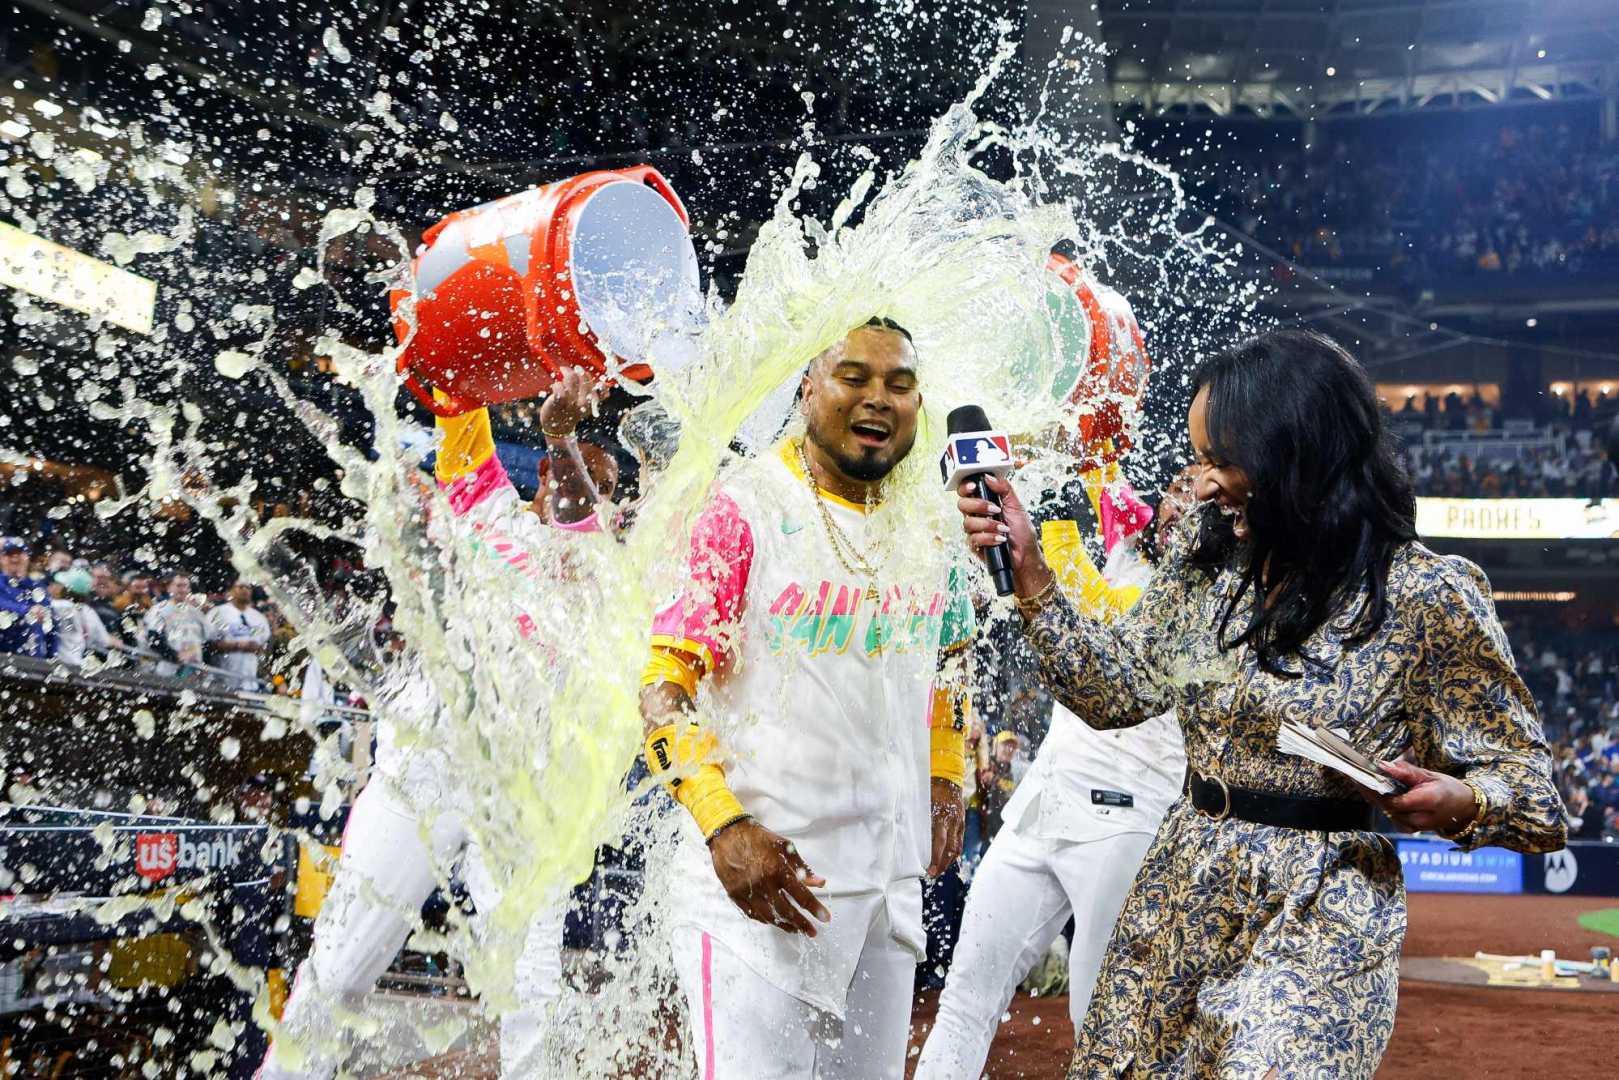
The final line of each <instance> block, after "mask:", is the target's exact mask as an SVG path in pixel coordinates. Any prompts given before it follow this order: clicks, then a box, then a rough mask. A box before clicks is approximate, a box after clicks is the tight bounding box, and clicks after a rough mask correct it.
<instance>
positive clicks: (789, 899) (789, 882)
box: [708, 820, 832, 937]
mask: <svg viewBox="0 0 1619 1080" xmlns="http://www.w3.org/2000/svg"><path fill="white" fill-rule="evenodd" d="M708 849H709V853H710V855H711V856H712V858H713V860H714V873H715V874H716V875H717V876H718V877H719V879H720V884H721V885H723V886H724V887H725V893H726V895H727V896H729V897H730V898H731V901H732V902H733V903H734V904H736V906H737V907H739V908H741V909H742V914H744V915H746V916H747V917H748V918H750V919H756V920H758V921H759V922H762V923H769V924H770V925H771V926H774V927H776V928H778V929H781V930H785V931H787V932H788V933H789V934H807V935H808V936H810V937H814V936H815V924H814V923H812V922H810V920H809V918H808V917H807V915H806V913H807V914H808V915H812V916H814V917H815V918H817V919H819V920H821V921H822V922H829V921H831V919H832V913H831V912H829V911H827V910H826V908H825V907H823V906H822V905H821V902H820V901H819V900H817V899H816V898H815V894H814V893H812V892H810V889H812V888H819V887H821V886H823V885H825V884H826V879H825V878H822V877H821V876H819V875H818V874H816V873H815V872H814V871H813V870H811V869H810V868H809V867H808V866H806V865H805V864H804V860H803V859H802V858H801V857H800V856H799V854H798V850H797V849H796V848H795V847H793V844H792V842H791V841H789V840H787V839H786V838H785V837H782V836H778V835H776V834H775V833H773V832H771V831H770V830H769V829H767V828H765V827H764V826H763V825H760V824H759V823H758V822H757V821H752V820H747V821H739V822H737V823H736V824H735V825H732V826H730V827H728V828H725V829H722V830H721V831H720V832H719V833H717V834H715V836H714V838H713V839H712V840H710V841H709V842H708Z"/></svg>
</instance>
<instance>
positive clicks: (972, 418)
mask: <svg viewBox="0 0 1619 1080" xmlns="http://www.w3.org/2000/svg"><path fill="white" fill-rule="evenodd" d="M946 423H947V424H948V425H949V433H950V434H951V435H960V434H961V433H962V432H963V431H988V430H989V429H990V428H989V417H988V416H986V415H985V414H984V410H983V409H982V408H980V407H979V406H977V405H963V406H961V407H960V408H958V409H951V410H950V416H949V419H948V420H946Z"/></svg>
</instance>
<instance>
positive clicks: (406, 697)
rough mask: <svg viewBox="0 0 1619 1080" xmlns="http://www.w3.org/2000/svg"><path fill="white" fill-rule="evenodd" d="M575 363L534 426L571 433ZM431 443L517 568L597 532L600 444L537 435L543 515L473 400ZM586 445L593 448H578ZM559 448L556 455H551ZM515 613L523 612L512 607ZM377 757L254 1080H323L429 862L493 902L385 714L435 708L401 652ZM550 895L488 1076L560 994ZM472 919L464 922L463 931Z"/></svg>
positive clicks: (418, 750) (534, 1042)
mask: <svg viewBox="0 0 1619 1080" xmlns="http://www.w3.org/2000/svg"><path fill="white" fill-rule="evenodd" d="M590 392H591V391H590V384H589V381H588V379H586V378H585V376H584V375H583V373H581V372H579V371H577V370H575V371H570V372H568V373H567V374H566V375H565V376H564V379H563V382H562V383H561V384H560V385H559V387H558V389H557V390H555V391H553V392H552V394H551V395H550V396H549V397H548V398H547V399H546V402H545V405H544V406H543V407H542V409H541V424H542V427H543V429H544V430H546V431H547V432H559V431H562V430H568V431H571V430H572V429H573V427H574V426H575V425H576V424H577V423H578V421H579V419H580V417H581V416H582V415H583V411H584V409H585V406H586V403H587V401H588V398H589V395H590ZM438 423H439V427H440V428H441V429H442V431H443V442H442V443H441V445H440V447H439V450H438V458H437V462H436V465H435V472H436V474H437V477H438V481H439V484H440V486H441V487H442V488H443V489H444V491H445V494H446V496H447V497H448V500H449V503H450V508H451V511H452V512H453V513H454V514H455V515H456V518H457V519H458V520H457V525H458V527H461V528H464V529H465V530H466V531H467V532H468V534H469V536H470V535H475V536H476V538H477V540H479V541H480V542H481V543H483V544H484V545H486V549H487V550H488V551H490V552H491V553H492V554H493V555H494V556H496V557H499V558H502V559H504V560H505V561H506V562H507V563H509V564H511V565H512V566H513V567H514V568H517V569H519V570H525V569H526V570H530V571H532V569H533V567H532V565H531V564H530V563H529V557H530V554H531V553H532V552H533V551H534V550H535V549H536V548H538V547H539V546H540V545H542V544H545V543H547V542H549V538H550V537H552V536H554V535H555V533H556V531H558V530H562V531H575V532H588V531H594V530H595V529H596V528H597V518H596V515H595V513H594V505H595V500H594V499H593V498H591V497H590V496H591V494H592V487H594V488H595V489H596V490H597V491H599V492H602V493H608V494H610V493H611V492H612V490H613V487H614V484H615V483H616V481H617V473H616V465H615V463H614V462H613V460H612V458H611V457H609V456H607V455H605V454H594V453H593V454H591V455H589V462H588V468H589V473H588V474H587V473H586V470H585V469H583V468H580V467H579V465H581V464H584V463H585V459H584V458H582V457H581V456H580V455H579V453H578V452H577V451H578V448H577V446H574V447H572V448H571V449H570V447H569V444H570V443H571V442H572V437H571V436H568V437H566V438H563V437H552V438H551V439H549V440H548V441H549V443H550V446H551V448H552V450H553V455H552V458H551V460H552V462H553V465H552V468H551V469H550V474H551V478H552V480H553V481H554V482H555V491H554V492H553V494H552V496H551V501H550V503H549V506H550V514H548V515H546V517H547V518H548V520H542V517H541V516H540V515H538V514H534V513H530V512H529V510H528V508H527V507H526V506H525V505H524V504H523V503H522V501H521V500H520V499H519V498H518V495H517V492H516V490H515V489H514V488H513V486H512V484H511V480H510V479H509V478H508V477H507V475H506V471H505V469H504V468H503V467H502V466H501V464H500V460H499V458H497V457H496V456H495V447H494V441H493V438H492V436H491V434H490V427H489V417H488V413H487V411H486V410H483V409H478V410H475V411H473V412H471V413H467V414H463V415H462V416H460V417H456V418H454V419H450V420H443V419H441V420H440V421H439V422H438ZM587 449H588V450H592V451H594V450H599V448H595V447H587ZM559 450H560V451H562V452H556V451H559ZM518 618H519V619H520V620H521V619H522V616H521V615H520V614H519V615H518ZM382 694H383V696H384V697H385V698H386V699H387V700H386V706H385V708H383V709H382V710H380V716H381V719H380V721H379V724H378V732H377V758H376V766H375V768H374V770H373V773H372V777H371V779H370V781H369V782H368V783H367V784H366V786H365V789H364V790H363V791H361V793H360V795H359V796H358V797H357V798H356V799H355V801H354V806H353V808H352V809H351V811H350V813H349V820H348V825H347V827H346V828H345V830H344V833H343V848H342V855H341V857H340V858H339V860H338V867H337V872H336V876H335V879H334V881H333V884H332V890H331V892H330V893H329V894H328V895H327V897H326V900H325V902H324V904H323V905H322V906H321V911H320V915H319V917H318V918H317V919H316V922H315V933H314V943H313V945H312V947H311V949H310V954H309V957H308V959H307V960H306V961H305V962H304V965H303V966H302V967H301V968H300V969H299V972H298V977H297V979H296V981H295V983H294V985H293V989H292V993H291V995H290V996H289V997H288V1000H287V1005H286V1009H285V1011H284V1012H283V1014H282V1018H281V1027H280V1037H279V1038H277V1039H276V1040H275V1041H274V1042H273V1043H272V1045H271V1047H270V1052H269V1054H268V1056H267V1057H266V1058H265V1061H264V1064H263V1066H262V1067H261V1069H260V1071H259V1077H260V1078H261V1080H326V1078H329V1077H331V1076H332V1075H333V1074H334V1073H335V1072H336V1071H337V1068H338V1067H339V1065H340V1064H341V1063H342V1058H343V1056H344V1055H345V1053H346V1048H347V1038H346V1033H345V1032H344V1031H342V1030H341V1027H342V1025H340V1024H339V1023H337V1022H335V1018H334V1013H335V1012H336V1010H337V1009H338V1008H342V1009H347V1010H353V1009H354V1008H356V1006H357V1005H358V1004H359V1003H360V1001H361V1000H362V999H363V998H364V996H365V995H366V994H367V993H369V992H370V991H371V989H372V988H373V987H374V986H375V985H376V981H377V979H378V978H379V977H380V976H381V975H382V973H383V972H384V971H385V970H386V969H387V967H388V964H389V963H391V962H392V960H393V958H394V956H395V955H397V954H398V952H399V949H400V947H401V946H402V945H404V943H405V939H406V938H407V936H408V935H409V933H410V927H411V925H412V924H413V923H414V921H415V919H416V917H417V916H418V914H419V913H420V911H421V907H422V904H423V903H424V902H425V901H426V900H427V898H428V897H429V896H430V895H431V894H432V892H433V890H434V888H435V887H437V885H438V882H439V880H440V877H441V871H442V870H443V869H445V868H447V867H450V866H452V865H453V864H454V862H455V860H456V858H457V857H460V858H461V871H462V877H463V879H464V881H465V883H466V886H467V891H468V893H469V895H470V896H471V898H472V901H473V905H474V907H475V908H476V910H477V911H478V912H479V916H480V919H481V918H482V917H483V916H485V915H486V914H487V913H488V912H491V911H493V910H494V909H495V907H496V906H497V905H498V903H499V901H500V891H499V888H498V886H497V885H496V884H495V882H494V880H493V879H492V877H491V876H490V874H489V872H488V870H487V868H486V867H485V865H484V861H483V858H482V855H481V852H480V851H479V850H478V848H477V845H476V844H475V843H472V842H471V840H470V837H469V835H468V832H467V827H466V824H465V821H464V819H463V818H462V817H461V815H459V814H458V813H456V812H455V810H454V807H455V805H456V804H457V801H458V800H460V799H462V798H464V797H465V796H464V793H463V792H461V791H459V790H457V789H455V787H454V785H453V784H452V782H451V780H450V777H451V776H452V775H453V771H452V770H451V768H450V764H449V761H448V760H447V758H446V756H445V754H444V753H443V752H442V751H438V750H435V749H434V748H433V747H432V746H431V745H425V746H424V745H423V743H430V742H431V740H430V739H428V740H418V741H417V745H414V746H412V747H410V748H409V749H408V750H407V749H405V748H403V747H401V746H399V745H398V742H397V739H396V734H397V732H396V724H395V722H394V721H393V720H391V719H390V717H406V716H408V717H410V718H411V719H412V721H413V723H412V724H411V727H412V728H413V729H415V730H417V731H424V732H430V731H431V730H432V725H433V723H434V714H435V712H436V710H437V709H438V707H439V706H438V699H437V695H436V694H435V693H434V691H433V688H432V686H431V684H430V683H429V682H428V681H427V680H426V678H425V677H424V676H422V675H421V673H420V672H419V671H418V670H416V668H415V666H414V665H413V664H411V663H410V662H409V661H408V660H407V661H405V662H403V663H402V664H401V665H400V668H399V669H398V670H396V671H394V672H392V673H391V674H390V675H389V676H388V677H387V678H386V679H385V682H384V687H383V690H382ZM564 899H565V898H559V902H558V903H557V904H556V905H555V906H554V907H552V908H550V909H548V910H546V911H544V912H542V913H541V914H540V915H539V916H537V917H536V918H535V919H534V920H533V922H532V923H531V924H530V926H529V928H528V930H527V933H526V935H525V939H524V945H523V950H522V952H521V954H520V955H519V957H518V959H517V961H516V972H515V993H516V997H517V999H518V1002H519V1006H518V1008H516V1009H514V1010H511V1011H508V1012H506V1013H505V1014H504V1015H502V1017H501V1030H500V1059H501V1075H502V1076H506V1077H519V1076H525V1077H526V1076H530V1075H532V1072H531V1071H530V1070H531V1069H532V1066H531V1065H525V1064H524V1063H526V1062H531V1061H535V1060H538V1058H537V1056H536V1055H537V1054H538V1052H539V1050H540V1047H541V1044H542V1041H543V1036H544V1019H545V1010H546V1008H547V1007H548V1006H549V1004H550V1003H551V1002H552V1001H553V1000H555V999H556V998H558V997H559V996H560V995H561V992H562V959H561V950H562V929H563V918H564V915H565V904H564V903H563V902H561V901H562V900H564ZM479 932H480V926H479V925H478V924H477V923H475V924H474V933H475V934H477V933H479Z"/></svg>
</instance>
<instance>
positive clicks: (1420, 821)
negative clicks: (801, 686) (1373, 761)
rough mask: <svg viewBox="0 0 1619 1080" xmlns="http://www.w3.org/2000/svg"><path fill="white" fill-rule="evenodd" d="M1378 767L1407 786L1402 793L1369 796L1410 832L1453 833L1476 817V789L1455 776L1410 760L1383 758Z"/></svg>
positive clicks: (1374, 803) (1369, 798)
mask: <svg viewBox="0 0 1619 1080" xmlns="http://www.w3.org/2000/svg"><path fill="white" fill-rule="evenodd" d="M1379 767H1380V768H1381V769H1382V770H1383V771H1384V772H1385V773H1387V774H1388V775H1389V776H1390V777H1392V778H1394V779H1395V780H1398V781H1399V782H1400V783H1402V784H1404V785H1405V786H1406V791H1405V792H1404V793H1403V794H1400V795H1379V794H1377V793H1375V792H1372V791H1366V792H1365V794H1366V799H1367V801H1368V802H1370V803H1372V804H1373V805H1374V806H1376V807H1377V808H1378V809H1380V810H1382V811H1383V813H1385V814H1387V815H1388V816H1389V817H1390V818H1391V819H1392V820H1393V821H1394V823H1395V824H1396V825H1398V826H1400V828H1402V829H1404V830H1406V831H1407V832H1441V833H1454V832H1456V831H1458V830H1459V829H1462V828H1464V827H1465V826H1466V825H1467V824H1468V823H1469V822H1471V821H1472V820H1473V815H1474V813H1476V812H1477V810H1478V804H1477V803H1476V802H1474V800H1473V789H1472V788H1470V787H1468V786H1467V785H1466V784H1464V783H1462V782H1461V781H1460V780H1458V779H1456V778H1455V777H1454V776H1447V775H1445V774H1444V773H1441V772H1434V771H1433V770H1432V769H1424V768H1422V767H1420V766H1417V765H1413V764H1411V763H1410V762H1408V761H1384V762H1380V763H1379Z"/></svg>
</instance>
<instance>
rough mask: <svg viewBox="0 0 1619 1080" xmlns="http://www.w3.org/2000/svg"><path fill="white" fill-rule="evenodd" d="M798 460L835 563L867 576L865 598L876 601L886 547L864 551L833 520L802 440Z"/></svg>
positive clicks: (886, 552) (885, 558)
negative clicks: (818, 512)
mask: <svg viewBox="0 0 1619 1080" xmlns="http://www.w3.org/2000/svg"><path fill="white" fill-rule="evenodd" d="M798 463H799V466H800V467H801V468H802V469H803V470H804V482H805V483H806V484H808V485H809V490H810V498H811V499H812V500H813V501H814V503H815V509H816V510H818V511H820V515H821V528H822V530H823V531H825V533H826V540H827V543H828V544H830V545H831V547H832V554H833V555H835V556H837V559H838V562H839V563H840V564H842V566H843V569H844V570H845V571H846V572H848V573H849V574H850V575H852V576H854V577H857V578H861V577H863V578H865V579H866V599H867V600H870V601H872V602H874V603H875V602H876V601H877V599H878V593H877V571H878V570H880V569H881V568H882V566H883V564H884V563H885V562H887V561H888V551H887V549H886V547H875V548H872V549H869V550H867V551H864V552H863V551H861V550H860V549H859V548H858V547H856V546H855V543H854V541H853V540H851V539H849V537H848V535H847V534H845V533H844V531H843V530H842V529H841V528H839V527H838V523H837V522H836V521H833V520H832V512H831V511H830V510H828V509H827V508H826V502H825V500H823V499H822V498H821V486H820V485H819V484H817V483H816V482H815V473H813V472H812V471H810V462H809V452H808V451H807V450H805V449H804V443H803V441H802V440H800V441H799V444H798ZM868 506H869V504H868ZM868 512H869V511H868Z"/></svg>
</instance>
